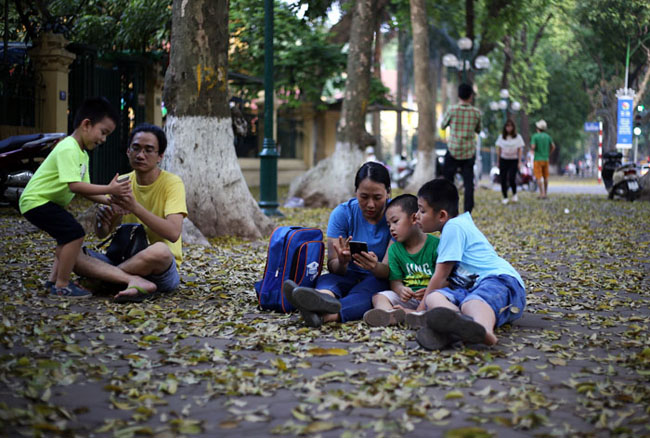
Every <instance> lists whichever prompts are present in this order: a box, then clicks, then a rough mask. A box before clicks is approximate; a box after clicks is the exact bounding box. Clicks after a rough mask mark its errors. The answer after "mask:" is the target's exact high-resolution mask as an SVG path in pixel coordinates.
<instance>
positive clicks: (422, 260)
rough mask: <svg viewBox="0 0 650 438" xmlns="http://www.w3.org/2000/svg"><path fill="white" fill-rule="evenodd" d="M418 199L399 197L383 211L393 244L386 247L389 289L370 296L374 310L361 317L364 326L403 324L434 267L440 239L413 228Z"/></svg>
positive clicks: (417, 304)
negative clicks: (393, 240) (364, 323)
mask: <svg viewBox="0 0 650 438" xmlns="http://www.w3.org/2000/svg"><path fill="white" fill-rule="evenodd" d="M417 211H418V198H417V197H415V196H413V195H408V194H407V195H400V196H398V197H397V198H395V199H393V200H392V201H391V202H390V204H388V207H387V208H386V220H387V222H388V226H389V227H390V233H391V235H392V237H393V239H395V242H394V243H393V244H392V245H390V246H389V248H388V265H389V267H390V275H389V280H390V290H387V291H383V292H379V293H377V294H375V295H374V296H373V297H372V304H373V307H374V309H371V310H368V311H367V312H366V313H365V314H364V315H363V320H364V321H365V322H366V324H368V325H370V326H373V327H383V326H387V325H393V324H398V323H400V322H402V321H404V319H405V316H406V314H407V313H410V312H413V311H415V310H416V309H417V308H418V306H419V304H420V301H421V300H422V297H423V295H424V292H425V291H426V288H427V285H428V284H429V280H431V277H432V276H433V272H434V270H435V267H436V258H437V257H438V253H437V249H438V243H439V242H440V239H438V238H437V237H434V236H432V235H430V234H425V233H423V232H422V230H421V229H420V227H419V226H418V225H417V220H416V214H417Z"/></svg>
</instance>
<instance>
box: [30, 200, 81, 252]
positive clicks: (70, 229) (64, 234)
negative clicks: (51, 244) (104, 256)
mask: <svg viewBox="0 0 650 438" xmlns="http://www.w3.org/2000/svg"><path fill="white" fill-rule="evenodd" d="M23 216H25V219H27V220H28V221H30V222H31V223H33V224H34V225H36V226H37V227H38V228H40V229H41V230H43V231H45V232H46V233H47V234H49V235H50V236H52V237H54V239H56V243H57V244H58V245H65V244H66V243H69V242H72V241H73V240H77V239H79V238H80V237H84V236H85V235H86V232H85V231H84V229H83V227H82V226H81V224H80V223H79V222H77V220H76V219H75V218H74V216H72V214H70V212H69V211H67V210H66V209H65V208H63V207H61V206H60V205H58V204H55V203H54V202H48V203H46V204H43V205H40V206H38V207H35V208H32V209H31V210H29V211H26V212H25V214H24V215H23Z"/></svg>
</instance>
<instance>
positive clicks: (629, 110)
mask: <svg viewBox="0 0 650 438" xmlns="http://www.w3.org/2000/svg"><path fill="white" fill-rule="evenodd" d="M633 112H634V109H633V98H632V96H619V98H618V123H617V126H616V134H617V136H616V147H617V148H619V149H631V148H632V128H633V124H632V116H633Z"/></svg>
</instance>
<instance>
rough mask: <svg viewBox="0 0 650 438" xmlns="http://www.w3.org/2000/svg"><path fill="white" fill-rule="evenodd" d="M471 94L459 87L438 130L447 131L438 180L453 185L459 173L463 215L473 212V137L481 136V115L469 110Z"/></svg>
mask: <svg viewBox="0 0 650 438" xmlns="http://www.w3.org/2000/svg"><path fill="white" fill-rule="evenodd" d="M473 97H474V90H473V89H472V86H471V85H470V84H460V86H459V87H458V99H459V100H460V103H459V104H458V105H453V106H452V107H451V108H449V110H447V114H445V117H444V119H443V120H442V127H443V128H446V127H448V126H449V127H451V129H450V133H449V138H448V139H447V154H446V155H445V163H444V165H443V167H442V176H443V177H445V178H446V179H448V180H449V181H451V182H452V183H453V182H454V177H455V176H456V172H457V171H458V169H460V172H461V175H462V176H463V185H464V187H465V202H464V208H465V211H469V212H470V213H471V211H472V208H474V161H475V160H476V134H478V133H479V132H481V111H479V110H478V109H477V108H475V107H473V106H472V99H473Z"/></svg>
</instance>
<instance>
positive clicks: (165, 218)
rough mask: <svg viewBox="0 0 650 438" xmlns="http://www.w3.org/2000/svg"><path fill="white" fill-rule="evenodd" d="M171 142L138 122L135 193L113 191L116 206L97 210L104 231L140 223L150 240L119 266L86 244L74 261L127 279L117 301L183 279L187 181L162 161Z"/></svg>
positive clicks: (82, 268)
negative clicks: (121, 224)
mask: <svg viewBox="0 0 650 438" xmlns="http://www.w3.org/2000/svg"><path fill="white" fill-rule="evenodd" d="M166 148H167V138H166V137H165V133H164V132H163V130H162V129H160V128H159V127H158V126H154V125H149V124H141V125H138V126H136V127H135V129H134V130H133V132H132V133H131V137H130V139H129V147H128V149H127V156H128V158H129V163H130V164H131V167H132V168H133V171H132V172H131V173H129V174H127V176H128V178H130V180H131V189H132V193H130V194H129V195H128V196H120V197H114V198H113V199H112V204H111V206H99V208H98V211H97V223H96V231H97V235H98V236H99V237H104V236H107V235H108V234H109V233H110V232H111V231H112V230H113V229H114V228H115V227H116V226H117V225H118V224H119V223H120V222H125V223H141V224H143V225H144V228H145V230H146V233H147V237H148V239H149V243H150V245H149V246H148V247H147V248H145V249H144V250H142V251H140V252H139V253H137V254H135V255H134V256H133V257H131V258H130V259H128V260H125V261H123V262H122V263H120V264H119V265H116V266H114V265H113V264H112V262H111V261H110V260H109V259H108V257H106V256H105V255H104V254H101V253H98V252H95V251H92V250H90V249H84V253H82V254H80V255H79V257H78V258H77V262H76V264H75V272H76V273H77V274H78V275H82V276H85V277H89V278H96V279H99V280H103V281H107V282H110V283H117V284H125V285H126V288H125V289H124V290H122V291H121V292H119V293H118V294H117V295H116V296H115V297H114V298H115V301H116V302H139V301H142V300H144V299H146V298H148V297H150V296H152V294H153V293H154V292H168V291H171V290H173V289H175V288H176V287H177V286H178V284H179V283H180V277H179V275H178V266H179V265H180V263H181V261H182V257H183V255H182V242H181V234H182V230H183V219H184V218H185V217H186V216H187V206H186V204H185V186H184V185H183V181H182V180H181V179H180V178H179V177H178V176H176V175H174V174H173V173H170V172H167V171H165V170H162V169H160V167H159V166H158V165H159V164H160V162H161V161H162V158H163V155H164V153H165V149H166Z"/></svg>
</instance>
